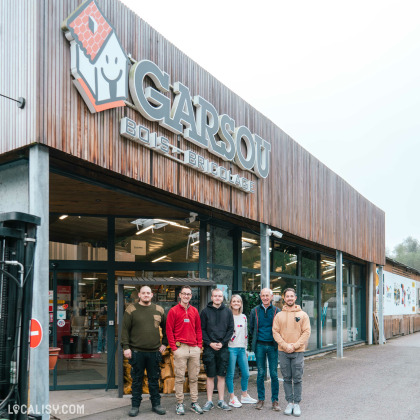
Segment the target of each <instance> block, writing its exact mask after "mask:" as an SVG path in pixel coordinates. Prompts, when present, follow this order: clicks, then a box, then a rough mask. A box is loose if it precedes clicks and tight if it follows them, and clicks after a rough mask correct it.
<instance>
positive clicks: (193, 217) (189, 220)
mask: <svg viewBox="0 0 420 420" xmlns="http://www.w3.org/2000/svg"><path fill="white" fill-rule="evenodd" d="M197 217H198V213H194V212H193V211H190V217H187V218H186V219H185V223H193V222H195V221H196V219H197Z"/></svg>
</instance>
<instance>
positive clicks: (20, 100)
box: [0, 93, 26, 109]
mask: <svg viewBox="0 0 420 420" xmlns="http://www.w3.org/2000/svg"><path fill="white" fill-rule="evenodd" d="M0 96H3V98H6V99H10V100H11V101H15V102H17V107H18V108H20V109H23V108H25V103H26V101H25V98H22V97H20V98H17V99H13V98H11V97H10V96H7V95H3V94H2V93H0Z"/></svg>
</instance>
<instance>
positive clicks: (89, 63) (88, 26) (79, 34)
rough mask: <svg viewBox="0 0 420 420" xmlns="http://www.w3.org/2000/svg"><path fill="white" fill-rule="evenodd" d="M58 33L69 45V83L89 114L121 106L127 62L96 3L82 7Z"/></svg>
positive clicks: (91, 0) (125, 88) (89, 1)
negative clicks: (71, 80) (79, 95)
mask: <svg viewBox="0 0 420 420" xmlns="http://www.w3.org/2000/svg"><path fill="white" fill-rule="evenodd" d="M61 29H62V30H63V31H64V33H65V36H66V38H67V39H68V40H69V41H70V51H71V73H72V75H73V77H74V81H73V82H74V84H75V86H76V88H77V89H78V91H79V92H80V94H81V95H82V97H83V99H84V101H85V102H86V104H87V106H88V107H89V110H90V112H92V113H95V112H101V111H104V110H106V109H111V108H117V107H120V106H125V102H124V101H126V100H127V97H128V66H129V60H128V57H127V55H126V53H125V51H124V49H123V48H122V47H121V44H120V41H119V40H118V38H117V36H116V34H115V30H114V28H113V27H112V25H111V24H110V23H109V21H108V20H107V19H106V18H105V16H104V15H103V13H102V12H101V10H100V9H99V7H98V5H97V4H96V2H95V1H94V0H87V1H86V2H84V3H82V4H81V5H80V7H79V8H77V9H76V10H75V11H74V12H73V13H72V14H71V15H70V16H69V17H68V18H67V19H66V20H65V21H64V22H63V24H62V26H61Z"/></svg>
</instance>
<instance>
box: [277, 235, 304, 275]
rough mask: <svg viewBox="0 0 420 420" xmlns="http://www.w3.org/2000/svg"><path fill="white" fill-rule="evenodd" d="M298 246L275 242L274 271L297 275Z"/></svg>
mask: <svg viewBox="0 0 420 420" xmlns="http://www.w3.org/2000/svg"><path fill="white" fill-rule="evenodd" d="M297 254H298V252H297V248H295V247H292V246H289V245H284V244H280V243H278V242H275V243H274V250H273V254H272V255H273V271H275V272H276V273H282V274H290V275H293V276H296V275H297V262H298V258H297Z"/></svg>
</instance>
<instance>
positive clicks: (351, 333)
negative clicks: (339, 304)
mask: <svg viewBox="0 0 420 420" xmlns="http://www.w3.org/2000/svg"><path fill="white" fill-rule="evenodd" d="M361 327H362V325H361V289H360V288H358V287H352V286H345V287H344V288H343V341H344V342H345V343H347V342H352V341H357V340H360V339H361Z"/></svg>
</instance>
